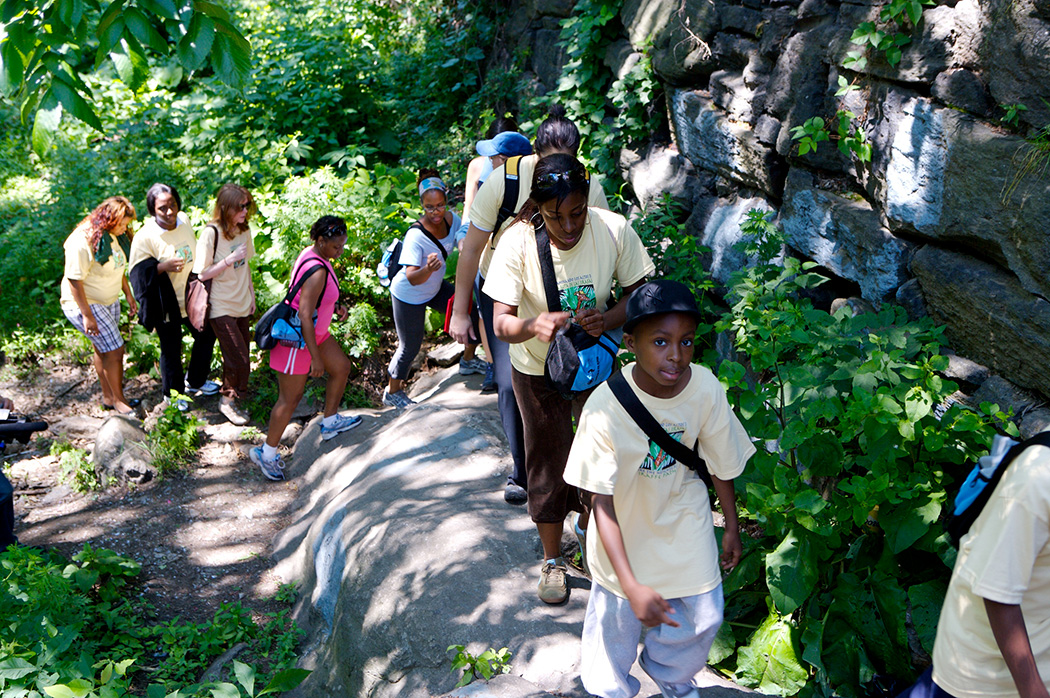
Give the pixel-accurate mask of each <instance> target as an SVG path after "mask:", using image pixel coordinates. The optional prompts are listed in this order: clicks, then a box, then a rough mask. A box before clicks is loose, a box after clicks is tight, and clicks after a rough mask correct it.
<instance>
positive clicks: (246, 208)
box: [237, 201, 252, 211]
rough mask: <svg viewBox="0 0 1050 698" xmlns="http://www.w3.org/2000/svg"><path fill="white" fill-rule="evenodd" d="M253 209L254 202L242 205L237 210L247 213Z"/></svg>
mask: <svg viewBox="0 0 1050 698" xmlns="http://www.w3.org/2000/svg"><path fill="white" fill-rule="evenodd" d="M251 207H252V202H251V201H245V202H244V203H243V204H241V205H240V206H238V207H237V210H239V211H247V210H248V209H250V208H251Z"/></svg>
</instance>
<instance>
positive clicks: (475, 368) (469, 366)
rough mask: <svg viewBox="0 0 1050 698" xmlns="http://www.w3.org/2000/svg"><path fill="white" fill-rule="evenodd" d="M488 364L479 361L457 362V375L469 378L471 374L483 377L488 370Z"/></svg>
mask: <svg viewBox="0 0 1050 698" xmlns="http://www.w3.org/2000/svg"><path fill="white" fill-rule="evenodd" d="M488 367H489V364H488V362H487V361H482V360H481V359H477V358H474V359H460V360H459V375H461V376H470V375H473V374H479V375H483V374H484V373H485V371H486V370H488Z"/></svg>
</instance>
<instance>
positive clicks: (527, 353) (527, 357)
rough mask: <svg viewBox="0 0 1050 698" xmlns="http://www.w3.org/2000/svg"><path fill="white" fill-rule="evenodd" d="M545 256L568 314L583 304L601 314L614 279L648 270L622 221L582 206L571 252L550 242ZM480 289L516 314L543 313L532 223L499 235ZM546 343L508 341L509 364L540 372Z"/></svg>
mask: <svg viewBox="0 0 1050 698" xmlns="http://www.w3.org/2000/svg"><path fill="white" fill-rule="evenodd" d="M551 257H552V258H553V260H554V277H555V279H557V281H558V291H559V295H560V297H561V298H560V300H561V308H562V310H566V311H569V312H571V313H576V312H578V311H580V310H584V309H586V308H597V309H598V310H601V311H602V312H605V310H606V309H607V308H608V304H609V295H610V294H611V292H612V287H613V282H614V281H615V282H617V283H619V285H620V286H623V287H626V286H630V285H631V284H634V283H637V282H638V281H641V280H642V279H644V278H645V277H646V276H648V275H649V274H651V273H652V272H653V269H654V267H653V262H652V260H651V259H649V254H648V253H647V252H646V251H645V246H644V245H642V240H641V238H639V237H638V233H636V232H634V229H633V228H632V227H631V224H630V223H628V222H627V219H625V218H624V217H623V216H621V215H619V214H617V213H612V212H611V211H606V210H604V209H600V208H588V210H587V223H586V225H585V226H584V228H583V234H582V235H581V236H580V241H579V242H577V243H576V244H575V245H573V247H572V249H571V250H559V249H557V248H556V247H554V246H553V245H552V246H551ZM483 290H484V291H485V293H486V294H487V295H488V296H490V297H491V298H492V299H493V300H496V301H499V302H500V303H505V304H507V305H513V306H517V308H518V317H520V318H531V317H536V316H538V315H539V314H540V313H543V312H546V311H547V296H546V294H545V293H544V291H543V275H542V272H541V271H540V260H539V254H538V252H537V251H536V234H535V232H534V230H533V228H532V225H530V224H529V223H526V222H524V221H523V222H521V223H518V224H516V225H514V226H512V227H510V228H509V229H507V231H506V232H505V233H504V234H503V236H502V237H501V238H500V243H499V245H498V246H497V248H496V254H495V255H494V256H493V258H492V266H491V267H490V268H489V274H488V276H486V277H485V288H484V289H483ZM548 346H549V345H548V343H547V342H544V341H542V340H540V339H538V338H536V337H533V338H531V339H528V340H526V341H524V342H520V343H516V344H511V345H510V361H511V364H513V366H514V368H516V369H518V370H519V371H521V372H522V373H525V374H528V375H531V376H542V375H543V364H544V361H545V360H546V358H547V347H548Z"/></svg>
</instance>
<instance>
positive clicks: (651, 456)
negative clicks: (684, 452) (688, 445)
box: [639, 430, 685, 477]
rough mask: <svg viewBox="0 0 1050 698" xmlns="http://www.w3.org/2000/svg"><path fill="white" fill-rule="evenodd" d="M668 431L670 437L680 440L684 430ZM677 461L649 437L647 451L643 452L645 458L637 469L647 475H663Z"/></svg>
mask: <svg viewBox="0 0 1050 698" xmlns="http://www.w3.org/2000/svg"><path fill="white" fill-rule="evenodd" d="M668 433H670V435H671V438H672V439H674V440H675V441H678V442H681V441H682V434H684V433H685V432H684V430H682V431H672V432H668ZM677 463H678V461H676V460H675V459H674V458H672V457H671V456H670V455H668V454H667V452H665V451H664V450H663V449H662V448H660V447H659V446H658V445H656V443H655V442H654V441H653V440H652V439H649V453H647V454H645V458H644V459H643V460H642V466H641V467H640V468H639V470H640V471H641V472H642V474H643V475H646V476H648V477H663V475H665V474H667V473H669V472H670V471H671V469H672V468H674V466H675V464H677Z"/></svg>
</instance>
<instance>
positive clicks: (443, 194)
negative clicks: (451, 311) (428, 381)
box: [383, 169, 485, 408]
mask: <svg viewBox="0 0 1050 698" xmlns="http://www.w3.org/2000/svg"><path fill="white" fill-rule="evenodd" d="M416 184H417V188H418V190H419V200H420V203H421V204H422V206H423V215H422V216H421V217H420V218H419V220H417V221H416V222H415V223H413V224H412V225H411V227H409V229H408V232H407V233H406V234H405V241H404V243H402V246H401V258H400V262H401V265H402V266H401V269H400V271H398V273H397V275H395V276H394V278H393V279H392V280H391V282H390V296H391V298H392V301H393V304H394V326H395V328H396V329H397V350H396V351H395V352H394V356H393V357H392V358H391V359H390V366H389V367H388V368H387V374H388V375H389V376H390V380H389V383H388V384H387V387H386V389H385V390H383V404H384V405H389V406H390V407H397V408H402V407H408V406H409V405H413V404H415V402H414V401H413V400H412V399H411V398H409V397H408V395H406V394H405V380H406V379H407V378H408V372H409V369H410V368H411V366H412V361H413V360H414V359H415V358H416V354H418V353H419V348H420V347H421V346H422V345H423V334H424V330H425V320H426V312H427V308H428V307H430V308H433V309H434V310H436V311H438V312H439V313H441V314H442V315H444V314H445V312H446V310H447V308H448V301H449V299H450V298H452V294H453V292H454V289H453V287H452V284H450V283H449V282H448V281H445V260H446V259H447V258H448V255H449V254H451V253H452V248H453V247H454V246H455V244H456V236H455V234H454V231H456V230H459V227H460V220H459V216H457V215H456V214H455V213H454V212H452V211H449V210H448V188H447V187H446V186H445V183H444V182H443V181H441V178H440V177H438V173H437V171H436V170H431V169H424V170H420V171H419V177H418V179H417V182H416ZM464 346H465V349H464V352H463V358H462V359H460V362H459V365H460V373H464V374H465V373H484V371H485V367H484V366H476V363H478V362H479V360H478V359H475V358H474V351H475V349H476V348H477V344H466V345H464Z"/></svg>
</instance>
